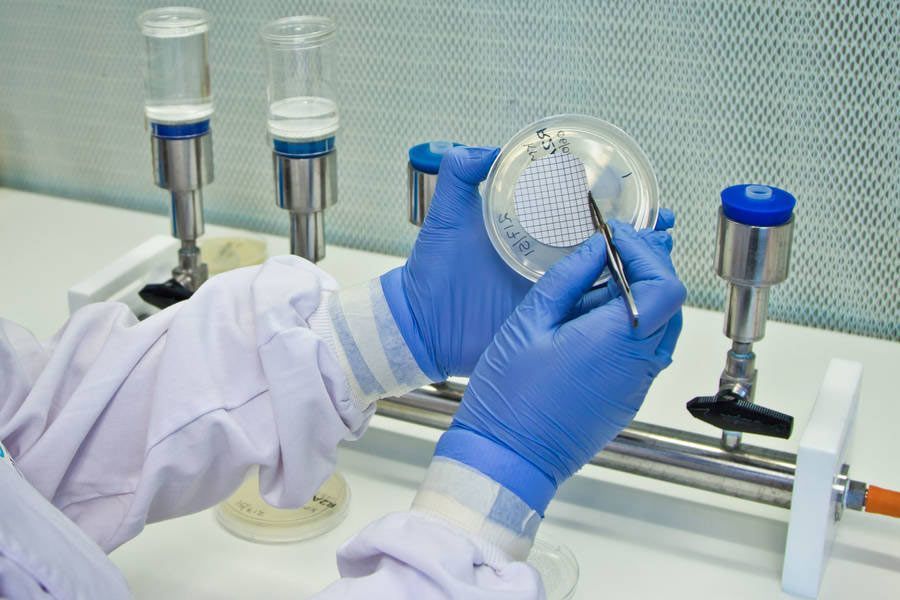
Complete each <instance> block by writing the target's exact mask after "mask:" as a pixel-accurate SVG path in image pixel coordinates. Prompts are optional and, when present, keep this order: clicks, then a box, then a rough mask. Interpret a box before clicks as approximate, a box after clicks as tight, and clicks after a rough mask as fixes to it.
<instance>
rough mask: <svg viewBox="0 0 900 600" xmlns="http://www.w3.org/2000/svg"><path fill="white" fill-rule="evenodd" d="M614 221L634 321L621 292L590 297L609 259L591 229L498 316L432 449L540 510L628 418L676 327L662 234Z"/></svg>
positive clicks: (673, 280) (674, 279)
mask: <svg viewBox="0 0 900 600" xmlns="http://www.w3.org/2000/svg"><path fill="white" fill-rule="evenodd" d="M613 229H614V231H615V240H616V244H617V246H618V248H619V252H620V254H621V255H622V261H623V263H624V265H625V271H626V274H627V276H628V278H629V281H630V282H631V285H632V291H633V293H634V298H635V302H636V303H637V306H638V310H639V312H640V325H639V326H638V327H637V328H632V326H631V324H630V321H629V318H628V314H627V311H626V309H625V304H624V301H623V299H622V298H621V297H618V296H617V295H616V294H612V295H610V294H609V293H608V292H606V291H603V290H594V291H593V292H590V293H588V295H587V297H586V296H585V294H586V293H587V292H588V289H589V288H590V286H591V283H592V282H593V281H594V280H595V279H596V278H597V276H598V275H599V273H600V271H602V270H603V267H604V265H605V263H606V249H605V245H604V243H603V239H602V237H600V236H599V235H595V236H593V237H592V238H591V239H590V240H588V241H587V242H586V243H584V244H583V245H582V247H581V248H579V249H578V250H577V251H575V252H574V253H572V254H571V255H569V256H568V257H566V258H564V259H562V260H560V261H559V262H558V263H557V264H556V265H555V266H554V267H553V268H552V269H551V270H550V271H548V272H547V274H546V275H544V277H543V278H541V280H540V281H538V283H537V284H535V286H534V288H533V289H532V290H531V291H530V292H529V293H528V295H527V296H526V297H525V299H524V300H523V301H522V303H521V304H520V305H519V306H518V308H517V309H516V311H515V313H514V314H513V315H512V316H511V317H510V318H509V320H507V321H506V322H505V323H504V324H503V326H502V328H501V329H500V331H499V333H498V334H497V336H496V338H495V339H494V341H493V343H492V344H491V345H490V346H489V347H488V348H487V350H486V351H485V353H484V355H483V356H482V357H481V360H480V361H479V362H478V365H477V367H476V368H475V372H474V373H473V374H472V377H471V379H470V381H469V387H468V389H467V390H466V393H465V396H464V398H463V401H462V405H461V406H460V408H459V411H458V412H457V413H456V417H455V418H454V420H453V424H452V426H451V427H450V429H449V430H448V431H447V432H446V433H445V434H444V435H443V436H442V437H441V440H440V442H439V443H438V446H437V449H436V450H435V456H444V457H447V458H451V459H454V460H456V461H458V462H461V463H464V464H466V465H469V466H470V467H472V468H475V469H477V470H478V471H480V472H482V473H484V474H485V475H487V476H488V477H490V478H491V479H493V480H494V481H496V482H498V483H500V484H501V485H503V486H504V487H506V488H507V489H509V490H510V491H512V492H513V493H515V494H516V495H518V496H519V497H520V498H522V500H524V501H525V502H526V503H527V504H528V505H529V506H531V507H532V508H533V509H534V510H536V511H537V512H538V513H541V514H543V511H544V509H545V508H546V506H547V503H548V502H549V501H550V499H551V498H552V497H553V495H554V494H555V493H556V488H557V486H558V485H559V484H560V483H562V482H563V481H564V480H566V479H567V478H569V477H570V476H571V475H572V474H573V473H575V471H577V470H578V469H579V468H581V466H583V465H584V464H586V463H587V462H588V461H589V460H590V459H591V457H592V456H593V455H594V454H596V453H597V452H598V451H600V449H601V448H603V446H604V445H606V443H607V442H609V441H610V440H611V439H612V438H614V437H615V436H616V435H617V434H618V433H619V432H620V431H621V430H622V428H624V427H625V426H626V425H628V424H629V423H630V422H631V420H632V418H634V415H635V413H637V410H638V408H640V406H641V403H642V402H643V400H644V396H645V395H646V394H647V390H648V389H649V387H650V384H651V383H652V382H653V379H654V378H655V377H656V375H657V374H658V373H659V372H660V371H661V370H662V369H664V368H665V367H666V366H668V364H669V363H670V362H671V357H672V352H673V351H674V349H675V342H676V341H677V339H678V334H679V333H680V331H681V311H680V308H681V304H682V302H683V301H684V298H685V288H684V285H682V283H681V281H680V280H679V279H678V276H677V275H676V274H675V269H674V267H673V266H672V262H671V260H670V258H669V250H670V248H671V245H670V242H669V241H668V240H667V237H668V234H666V233H659V232H641V233H636V232H635V231H634V230H633V229H631V228H630V227H628V226H622V225H621V224H618V223H614V224H613ZM591 295H593V297H592V296H591ZM601 297H603V298H601ZM600 299H603V301H602V302H601V303H599V305H596V306H594V307H593V308H590V306H589V305H593V304H595V303H596V302H598V301H599V300H600Z"/></svg>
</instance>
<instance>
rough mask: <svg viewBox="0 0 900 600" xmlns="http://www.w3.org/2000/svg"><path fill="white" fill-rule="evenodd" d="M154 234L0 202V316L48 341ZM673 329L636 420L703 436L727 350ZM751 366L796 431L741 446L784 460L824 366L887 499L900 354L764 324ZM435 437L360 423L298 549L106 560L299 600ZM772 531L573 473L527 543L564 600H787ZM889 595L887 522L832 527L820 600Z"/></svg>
mask: <svg viewBox="0 0 900 600" xmlns="http://www.w3.org/2000/svg"><path fill="white" fill-rule="evenodd" d="M345 201H347V202H349V201H350V200H345ZM285 218H287V216H285ZM168 227H169V225H168V219H167V218H165V217H161V216H154V215H148V214H144V213H138V212H131V211H126V210H120V209H115V208H109V207H105V206H100V205H93V204H88V203H82V202H74V201H70V200H64V199H59V198H51V197H47V196H40V195H35V194H29V193H25V192H20V191H15V190H9V189H0V256H2V257H3V258H2V260H0V278H2V280H3V282H4V286H3V289H4V293H3V294H2V295H0V315H2V316H3V317H5V318H8V319H12V320H14V321H18V322H20V323H22V324H24V325H26V326H28V327H30V328H31V329H32V330H33V331H35V332H36V333H37V334H38V335H41V336H48V335H50V334H51V333H52V332H53V331H55V330H56V329H57V328H58V327H59V326H61V325H62V323H63V322H64V321H65V319H66V318H67V314H68V309H67V305H66V290H67V289H68V288H69V287H70V286H71V285H72V284H74V283H75V282H77V281H79V280H81V279H83V278H84V277H85V276H87V275H89V274H91V273H93V272H95V271H96V270H97V269H99V268H100V267H102V266H104V265H106V264H108V263H109V262H110V261H112V260H113V259H115V258H117V257H119V256H120V255H121V254H123V253H124V252H126V251H128V250H129V249H131V248H133V247H134V246H136V245H137V244H139V243H140V242H142V241H144V240H145V239H146V238H148V237H150V236H152V235H155V234H159V233H166V232H167V231H168ZM228 232H231V233H233V232H234V230H229V229H226V228H222V227H216V226H209V227H208V231H207V235H221V234H223V233H228ZM253 235H256V234H253ZM265 237H266V239H267V241H268V242H269V249H270V253H278V252H285V251H286V250H287V243H286V241H285V240H281V239H277V238H274V237H271V236H265ZM712 240H713V234H712V232H710V243H712ZM327 255H328V256H327V258H326V259H325V261H324V262H323V263H322V267H323V268H324V269H325V270H327V271H329V272H330V273H332V274H333V275H334V276H335V277H336V278H337V279H338V280H339V281H341V283H343V284H352V283H356V282H359V281H363V280H365V279H367V278H369V277H373V276H376V275H378V274H380V273H381V272H383V271H384V270H386V269H387V268H390V267H392V266H394V265H397V264H400V262H401V261H400V259H398V258H396V257H389V256H383V255H377V254H372V253H366V252H359V251H354V250H348V249H344V248H339V247H334V246H331V247H329V248H328V251H327ZM773 293H774V294H778V290H777V288H776V290H775V291H774V292H773ZM684 318H685V325H684V331H683V333H682V336H681V341H680V342H679V345H678V349H677V352H676V354H675V362H674V364H673V365H672V366H671V367H670V368H669V369H668V370H666V371H665V372H664V373H663V374H662V375H661V376H660V377H659V379H658V381H657V382H656V383H655V384H654V386H653V388H652V389H651V391H650V394H649V396H648V398H647V401H646V403H645V405H644V408H643V409H642V410H641V412H640V415H639V416H638V418H639V419H640V420H642V421H646V422H650V423H657V424H661V425H666V426H670V427H678V428H682V429H688V430H694V431H697V432H701V433H706V434H714V433H715V432H714V431H713V430H712V428H710V427H708V426H706V425H704V424H703V423H700V422H698V421H696V420H694V419H693V418H691V417H690V416H689V415H688V414H687V412H686V411H685V408H684V404H685V402H686V401H687V400H689V399H690V398H692V397H694V396H696V395H701V394H706V393H710V392H712V391H714V388H715V386H716V383H717V381H718V377H719V373H720V371H721V369H722V366H723V361H724V356H725V351H726V349H727V347H728V340H726V339H725V337H724V336H723V335H722V315H721V313H717V312H711V311H705V310H697V309H691V308H687V309H685V311H684ZM757 351H758V367H759V372H760V375H759V378H760V379H759V386H758V390H757V397H758V398H760V399H761V401H764V403H765V404H766V405H768V406H771V407H773V408H777V409H779V410H782V411H785V412H789V413H791V414H793V415H795V417H796V425H795V429H794V431H795V432H796V433H795V435H794V438H795V440H791V441H777V440H763V439H760V438H758V437H757V438H755V439H753V440H752V443H757V444H760V445H767V446H770V447H775V448H778V449H785V450H790V451H794V450H796V438H798V437H799V435H800V433H802V431H803V428H804V426H805V423H806V418H807V415H808V413H809V410H810V407H811V406H812V402H813V400H814V399H815V397H816V392H817V390H818V387H819V384H820V383H821V380H822V376H823V374H824V372H825V368H826V365H827V364H828V361H829V359H831V358H832V357H841V358H848V359H852V360H855V361H858V362H860V363H862V364H863V366H864V369H865V373H864V376H863V392H862V397H861V400H860V407H859V415H858V419H857V425H856V433H855V441H854V444H853V450H852V453H851V455H850V461H849V462H850V464H851V470H850V475H851V476H852V477H853V478H855V479H860V480H863V481H868V482H869V483H875V484H877V485H881V486H884V487H889V488H893V489H900V466H898V462H897V450H896V448H897V446H896V440H895V439H894V437H895V436H896V435H897V424H898V423H900V395H898V393H897V370H898V368H900V344H898V343H895V342H888V341H884V340H875V339H871V338H864V337H859V336H853V335H846V334H841V333H834V332H830V331H824V330H818V329H810V328H806V327H797V326H794V325H788V324H784V323H777V322H770V323H769V324H768V328H767V335H766V338H765V340H763V341H762V342H761V343H759V344H758V347H757ZM437 435H438V433H437V432H436V431H434V430H430V429H427V428H424V427H419V426H416V425H411V424H406V423H400V422H395V421H392V420H389V419H386V418H383V417H375V418H374V419H373V421H372V425H371V427H370V429H369V431H368V433H367V434H366V436H365V437H364V438H363V439H362V440H361V441H359V442H355V443H352V444H346V446H345V447H343V448H342V449H341V451H340V457H339V468H340V470H341V471H342V472H343V473H344V475H345V476H346V478H347V480H348V482H349V483H350V486H351V490H352V504H351V508H350V512H349V516H348V517H347V519H346V520H345V521H344V522H343V523H342V524H341V525H340V526H338V527H337V528H336V529H335V530H333V531H331V532H329V533H327V534H325V535H323V536H321V537H319V538H316V539H314V540H311V541H307V542H303V543H299V544H292V545H262V544H254V543H250V542H246V541H243V540H241V539H238V538H235V537H233V536H231V535H230V534H228V533H227V532H225V531H224V530H223V529H222V528H221V527H219V525H218V524H217V523H216V521H215V518H214V516H213V514H212V512H211V511H205V512H201V513H198V514H195V515H191V516H187V517H183V518H180V519H175V520H172V521H168V522H164V523H157V524H154V525H150V526H148V527H147V528H146V530H145V531H144V532H143V533H142V534H141V535H140V536H138V537H137V538H136V539H134V540H133V541H131V542H128V543H127V544H125V545H124V546H122V547H121V548H119V549H118V550H116V551H115V552H113V553H112V560H113V561H114V562H115V563H116V564H117V565H118V566H119V567H120V568H121V569H122V571H123V572H124V573H125V576H126V577H127V579H128V581H129V583H130V585H131V587H132V589H133V591H134V593H135V595H136V596H137V597H138V598H195V599H199V598H239V597H266V598H288V597H291V598H296V597H303V596H305V595H309V594H311V593H313V592H315V591H316V590H319V589H321V588H322V587H324V586H325V585H327V584H328V583H329V582H330V581H332V580H333V579H334V578H335V577H337V569H336V567H335V561H334V554H335V551H336V549H337V548H338V547H339V546H340V545H341V544H342V543H343V542H344V541H345V540H347V539H348V538H350V537H351V536H352V535H353V534H354V533H355V532H357V531H359V530H360V529H361V528H362V527H364V526H365V525H366V524H367V523H370V522H372V521H373V520H375V519H377V518H378V517H380V516H382V515H384V514H386V513H388V512H391V511H397V510H404V509H405V508H406V507H408V505H409V503H410V501H411V499H412V497H413V494H414V492H415V489H416V487H417V485H418V483H419V481H420V480H421V478H422V474H423V472H424V468H425V466H426V465H427V463H428V460H429V458H430V455H431V452H432V449H433V445H434V441H435V440H436V439H437ZM749 437H751V438H752V437H754V436H749ZM787 522H788V513H787V511H785V510H782V509H778V508H773V507H769V506H762V505H756V504H753V503H750V502H747V501H743V500H738V499H735V498H731V497H726V496H721V495H718V494H713V493H708V492H701V491H698V490H693V489H688V488H683V487H680V486H676V485H673V484H666V483H662V482H658V481H654V480H649V479H643V478H640V477H637V476H632V475H627V474H624V473H619V472H615V471H610V470H605V469H601V468H598V467H588V468H586V469H584V470H583V471H582V473H581V474H580V475H579V476H578V477H576V478H574V479H573V480H571V481H570V482H568V483H566V484H565V485H564V486H563V488H562V489H561V491H560V494H559V496H558V498H557V499H556V500H555V501H554V502H553V503H552V504H551V506H550V508H549V510H548V511H547V517H546V519H545V522H544V524H543V525H542V527H541V531H540V535H541V536H542V537H546V538H548V539H552V540H553V541H556V542H561V543H564V544H566V545H568V546H569V548H570V549H571V550H572V551H573V552H574V553H575V555H576V556H577V558H578V561H579V564H580V570H581V576H580V580H579V584H578V590H577V592H576V596H575V597H576V598H585V599H586V598H599V597H603V598H651V597H652V598H662V597H665V598H720V597H727V598H729V599H730V600H738V599H744V598H748V599H749V598H754V599H756V598H779V597H782V596H785V597H786V595H784V594H783V593H782V592H781V588H780V577H781V563H782V557H783V550H784V542H785V537H786V531H787ZM898 589H900V521H898V520H891V519H888V518H886V517H880V516H875V515H867V514H862V513H857V512H852V511H846V512H845V515H844V518H843V520H842V521H841V523H840V524H839V527H838V533H837V538H836V541H835V544H834V550H833V554H832V558H831V560H830V562H829V564H828V566H827V568H826V571H825V576H824V580H823V582H822V589H821V593H820V596H819V597H820V598H822V599H837V598H860V597H863V598H872V599H874V598H889V597H893V598H896V597H898V595H900V592H898ZM373 597H374V596H373Z"/></svg>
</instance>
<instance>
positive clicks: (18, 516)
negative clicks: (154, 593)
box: [0, 445, 130, 600]
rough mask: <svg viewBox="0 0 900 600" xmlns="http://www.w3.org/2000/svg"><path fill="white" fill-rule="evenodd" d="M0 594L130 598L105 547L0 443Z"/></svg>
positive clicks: (17, 598) (19, 599)
mask: <svg viewBox="0 0 900 600" xmlns="http://www.w3.org/2000/svg"><path fill="white" fill-rule="evenodd" d="M0 490H2V493H0V598H8V599H10V600H26V599H29V600H30V599H38V598H46V599H50V598H73V599H78V600H89V599H93V598H104V599H109V600H118V599H120V598H129V597H130V593H129V591H128V585H127V584H126V583H125V579H124V578H123V577H122V574H121V573H120V572H119V571H118V569H116V567H115V565H113V564H112V563H111V562H110V560H109V559H108V558H107V557H106V555H105V554H103V551H101V550H100V548H99V547H97V545H96V544H95V543H94V542H93V541H92V540H91V539H90V538H88V537H87V535H85V533H84V532H83V531H81V530H80V529H79V528H78V527H77V526H76V525H75V524H74V523H73V522H72V521H70V520H69V519H67V518H66V517H65V515H63V514H62V513H61V512H59V510H57V509H56V508H55V507H54V506H53V505H51V504H50V503H49V502H47V500H46V499H45V498H44V497H43V496H41V495H40V494H39V493H38V492H37V491H36V490H35V489H34V488H33V487H31V485H30V484H29V483H28V482H27V481H26V480H25V478H24V477H22V476H21V474H20V473H18V472H17V471H16V469H15V467H14V465H13V464H12V463H11V462H10V460H9V458H8V455H7V454H6V452H5V450H4V449H3V446H2V445H0Z"/></svg>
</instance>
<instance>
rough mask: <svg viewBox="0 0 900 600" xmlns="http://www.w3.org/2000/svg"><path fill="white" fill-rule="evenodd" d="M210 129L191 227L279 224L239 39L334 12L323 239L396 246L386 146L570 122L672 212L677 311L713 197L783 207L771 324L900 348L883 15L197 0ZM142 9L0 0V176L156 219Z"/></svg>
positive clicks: (401, 199) (895, 167)
mask: <svg viewBox="0 0 900 600" xmlns="http://www.w3.org/2000/svg"><path fill="white" fill-rule="evenodd" d="M196 4H198V5H200V6H202V7H204V8H206V9H207V10H209V11H210V12H211V13H212V14H213V16H214V19H215V21H214V23H213V26H212V29H211V35H210V52H211V57H212V63H213V64H212V69H213V89H214V94H215V97H216V106H217V110H216V117H215V120H214V121H213V132H214V133H213V135H214V148H215V159H216V181H215V183H214V184H212V185H211V186H210V187H209V188H208V190H207V193H206V200H207V201H206V206H207V209H208V219H209V220H210V221H211V222H217V223H224V224H229V225H238V226H243V227H249V228H253V229H259V230H264V231H270V232H278V233H284V232H286V231H287V217H286V215H284V214H283V213H282V212H281V211H279V210H278V209H276V208H275V207H274V200H273V192H272V166H271V163H270V155H269V150H268V146H267V143H266V140H265V100H264V97H265V92H264V84H265V81H264V75H263V64H262V53H261V50H260V48H259V45H258V41H257V30H258V28H259V26H260V25H261V24H262V23H264V22H266V21H268V20H271V19H274V18H277V17H280V16H286V15H290V14H302V13H307V14H316V13H318V14H328V15H331V16H333V17H335V19H336V20H337V22H338V26H339V36H338V41H337V51H338V61H337V62H338V65H337V72H338V74H339V76H338V80H337V82H336V88H337V90H338V92H339V94H340V103H341V111H342V131H341V133H340V136H339V139H338V148H339V156H340V159H339V161H340V202H339V204H338V205H337V206H336V207H334V208H333V209H331V210H330V212H329V213H328V214H327V217H326V220H327V230H328V239H329V242H330V243H339V244H345V245H350V246H354V247H360V248H366V249H371V250H377V251H382V252H390V253H398V254H401V253H405V252H407V251H408V250H409V248H410V246H411V244H412V241H413V239H414V237H415V233H416V230H415V228H414V227H412V226H411V225H408V224H407V222H406V216H405V214H406V213H405V211H406V207H405V202H406V200H405V194H406V190H405V184H406V170H405V168H406V167H405V150H406V148H407V147H408V146H410V145H412V144H414V143H416V142H420V141H424V140H428V139H434V138H445V139H453V140H458V141H463V142H469V143H479V144H497V145H500V144H502V143H503V142H504V141H506V140H507V139H508V138H509V137H510V136H511V135H512V134H513V133H514V132H515V131H517V130H518V129H519V128H521V127H522V126H524V125H526V124H528V123H529V122H531V121H533V120H536V119H538V118H540V117H544V116H547V115H550V114H555V113H562V112H578V113H585V114H590V115H594V116H597V117H600V118H603V119H606V120H609V121H612V122H613V123H616V124H617V125H619V126H620V127H622V128H623V129H625V130H626V131H628V132H629V133H630V134H631V135H632V136H634V137H635V139H637V141H638V142H639V143H640V144H641V146H642V147H643V148H644V150H645V151H646V152H647V154H648V155H649V156H650V159H651V161H652V162H653V163H654V165H655V168H656V171H657V175H658V178H659V183H660V187H661V191H662V198H663V203H664V204H665V205H668V206H671V207H673V208H674V209H675V210H676V211H677V213H678V219H679V225H678V230H677V234H676V235H677V242H676V250H675V257H676V262H677V264H678V267H679V270H680V273H681V275H682V276H683V278H684V279H685V281H686V283H687V285H688V289H689V290H690V297H689V301H690V302H691V303H692V304H694V305H699V306H705V307H714V308H719V307H720V306H721V302H722V294H723V284H722V283H721V282H720V281H718V280H717V279H716V277H715V275H714V273H713V269H712V261H713V255H714V247H713V242H714V239H715V211H716V206H717V203H718V192H719V190H720V189H722V188H724V187H726V186H728V185H730V184H733V183H739V182H751V181H752V182H759V183H769V184H773V185H778V186H780V187H784V188H786V189H788V190H790V191H792V192H793V193H794V194H795V195H796V196H797V198H798V201H799V204H798V211H797V229H796V231H795V243H794V253H793V260H792V267H791V275H790V277H789V279H788V281H787V282H786V283H785V284H782V285H781V286H779V287H778V288H777V289H776V290H775V291H774V292H773V295H772V313H773V316H774V318H776V319H782V320H788V321H793V322H797V323H804V324H810V325H816V326H820V327H827V328H832V329H838V330H844V331H852V332H856V333H862V334H866V335H873V336H879V337H886V338H891V339H900V299H898V288H900V225H898V223H900V149H898V139H900V130H898V129H900V116H898V115H900V94H898V73H900V59H898V55H900V52H898V36H900V16H898V15H900V3H898V2H897V0H883V1H877V0H876V1H871V2H860V3H846V2H836V1H834V2H829V1H822V2H781V1H770V2H730V1H727V0H723V1H721V2H659V1H656V0H652V1H645V2H631V1H623V2H599V1H587V0H577V1H576V0H572V1H565V0H556V1H554V2H547V1H546V0H541V1H516V0H502V1H497V2H483V1H480V0H463V1H458V2H452V3H451V2H437V1H433V0H407V1H399V0H392V1H379V2H366V1H362V0H360V1H350V0H343V1H335V2H282V1H279V2H265V1H257V2H244V1H240V0H230V1H226V0H222V1H211V2H199V3H196ZM154 5H159V3H148V2H128V1H123V0H105V1H104V0H86V1H84V2H77V1H61V2H47V1H38V0H4V1H3V2H0V57H2V60H0V184H2V185H6V186H13V187H19V188H24V189H31V190H37V191H42V192H48V193H53V194H60V195H64V196H69V197H73V198H80V199H84V200H88V201H94V202H102V203H107V204H114V205H118V206H126V207H131V208H137V209H141V210H150V211H154V212H163V211H164V210H165V204H164V202H163V193H162V191H161V190H157V189H156V188H154V187H153V184H152V180H151V173H150V159H149V142H148V134H147V133H146V132H145V131H144V130H143V127H142V119H143V117H142V83H141V65H142V57H143V47H142V40H141V37H140V35H139V33H138V31H137V27H136V25H135V22H134V19H135V17H136V15H137V14H138V13H139V12H140V11H142V10H144V9H145V8H148V7H151V6H154Z"/></svg>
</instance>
